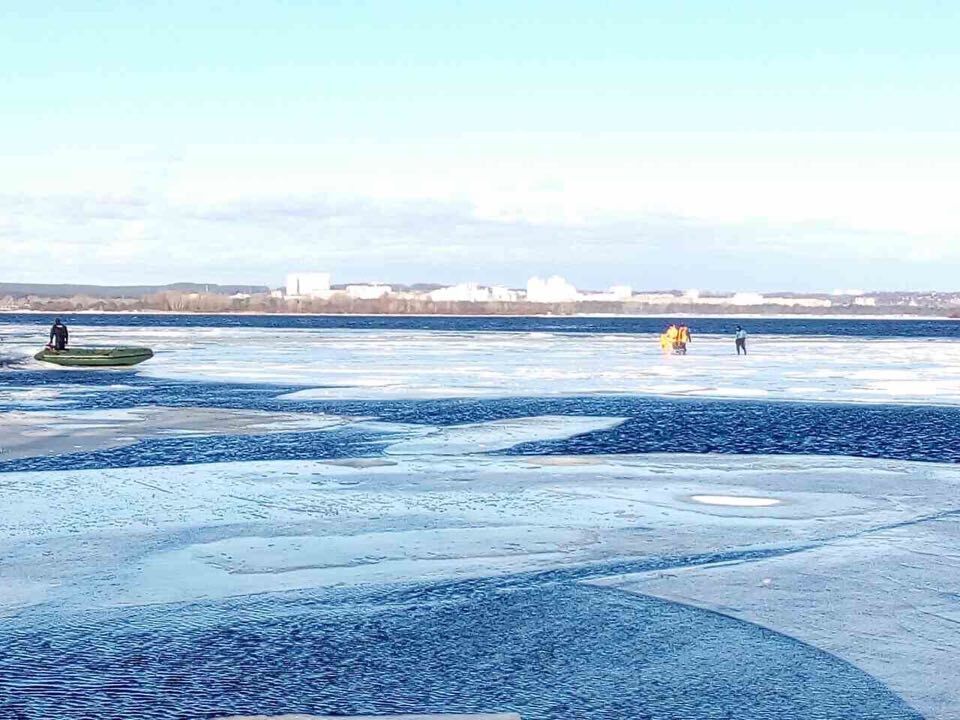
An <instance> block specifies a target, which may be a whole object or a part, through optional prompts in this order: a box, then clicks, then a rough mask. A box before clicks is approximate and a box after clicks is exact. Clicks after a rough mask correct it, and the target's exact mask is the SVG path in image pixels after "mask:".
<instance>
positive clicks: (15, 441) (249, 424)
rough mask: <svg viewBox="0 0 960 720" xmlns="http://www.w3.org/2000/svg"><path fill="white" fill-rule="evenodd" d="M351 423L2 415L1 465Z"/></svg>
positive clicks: (139, 410) (150, 413) (274, 416)
mask: <svg viewBox="0 0 960 720" xmlns="http://www.w3.org/2000/svg"><path fill="white" fill-rule="evenodd" d="M347 422H350V420H349V419H347V418H341V417H337V416H332V415H322V414H306V413H292V412H283V413H276V412H261V411H257V410H235V409H228V408H204V407H198V408H177V407H156V406H142V407H135V408H127V409H119V410H70V409H63V410H56V411H52V410H44V411H31V412H20V411H15V412H7V413H4V414H3V423H2V424H0V460H10V459H14V458H23V457H35V456H38V455H59V454H65V453H72V452H81V451H91V450H102V449H106V448H115V447H121V446H124V445H130V444H132V443H134V442H137V441H138V440H144V439H147V438H155V437H178V436H187V435H193V436H197V435H260V434H268V433H275V432H305V431H317V430H327V429H331V428H335V427H339V426H342V425H344V424H346V423H347ZM65 464H66V463H65Z"/></svg>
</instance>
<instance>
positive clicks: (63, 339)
mask: <svg viewBox="0 0 960 720" xmlns="http://www.w3.org/2000/svg"><path fill="white" fill-rule="evenodd" d="M68 342H70V333H69V332H68V331H67V326H66V325H64V324H63V323H62V322H60V318H57V319H56V321H55V322H54V323H53V327H51V328H50V344H51V345H53V349H54V350H56V351H58V352H59V351H60V350H66V349H67V343H68Z"/></svg>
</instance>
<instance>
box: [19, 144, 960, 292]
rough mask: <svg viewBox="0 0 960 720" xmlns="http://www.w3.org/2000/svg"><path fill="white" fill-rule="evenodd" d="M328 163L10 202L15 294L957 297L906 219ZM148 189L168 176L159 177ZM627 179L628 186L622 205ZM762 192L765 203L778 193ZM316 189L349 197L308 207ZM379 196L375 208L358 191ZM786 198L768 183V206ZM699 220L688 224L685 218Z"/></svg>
mask: <svg viewBox="0 0 960 720" xmlns="http://www.w3.org/2000/svg"><path fill="white" fill-rule="evenodd" d="M278 155H282V154H278ZM308 155H309V153H308ZM138 162H139V160H138ZM313 162H317V158H313V160H312V161H311V160H310V159H307V160H306V161H305V162H302V163H293V164H292V165H287V166H285V167H286V168H287V171H288V172H287V173H286V174H284V173H282V172H279V171H278V172H274V173H272V174H271V173H266V174H265V175H264V174H258V173H257V172H256V171H255V170H256V168H262V167H263V165H258V164H257V163H256V162H253V163H252V164H251V167H252V168H253V170H251V171H250V172H247V173H244V172H241V171H239V170H238V168H237V166H236V164H235V163H234V164H230V163H228V164H226V166H224V165H219V164H218V163H217V162H215V161H213V162H211V159H210V158H209V157H207V158H205V162H204V163H202V164H200V165H193V166H190V165H189V164H187V163H184V162H183V161H182V160H181V161H172V162H169V164H168V166H167V169H166V171H165V172H163V173H160V174H159V177H161V178H162V181H161V182H159V183H158V182H153V183H149V182H140V183H130V182H129V180H127V181H126V185H125V183H123V182H121V183H117V182H115V181H111V180H110V178H116V177H120V176H123V175H124V173H116V172H112V171H110V168H106V169H107V172H106V174H105V176H106V177H107V178H108V181H107V182H106V183H103V184H101V185H100V187H98V188H96V190H95V191H93V192H90V193H74V194H69V193H62V192H61V193H57V194H46V195H44V194H39V193H37V192H36V190H34V192H32V193H19V194H15V193H10V192H6V193H3V194H0V251H2V252H3V256H4V257H5V258H6V260H7V262H6V263H5V268H6V272H5V277H3V278H0V279H2V280H5V281H11V282H12V281H19V282H42V281H65V282H66V281H69V282H102V283H112V284H118V283H122V284H136V283H146V282H157V283H160V282H170V281H179V280H192V281H209V282H245V283H257V284H261V283H262V284H270V285H278V284H280V282H281V280H282V278H283V276H284V275H285V273H286V272H288V271H290V270H293V269H320V270H329V271H332V272H333V273H334V275H335V279H336V280H338V281H359V280H378V281H386V282H416V281H437V282H450V283H453V282H458V281H468V280H473V281H479V282H490V283H494V282H496V283H507V284H510V285H522V284H523V283H524V282H525V280H526V278H527V277H528V276H530V275H533V274H552V273H559V274H562V275H565V276H567V277H569V278H570V279H571V280H573V281H574V282H576V283H577V284H578V285H581V286H584V287H594V288H599V287H604V286H607V285H610V284H613V283H628V284H632V285H634V286H635V287H638V288H641V287H642V288H688V287H699V288H702V289H717V290H721V289H727V290H730V289H755V290H774V289H786V290H830V289H832V288H833V287H838V286H867V287H887V288H893V287H898V288H899V287H915V288H921V287H936V286H945V285H947V284H949V283H950V282H951V281H952V278H951V276H950V275H949V274H948V273H946V272H945V271H944V269H943V268H942V262H943V261H944V260H957V259H960V251H957V250H956V249H955V245H953V244H951V243H949V242H943V241H942V237H945V236H947V235H949V234H940V233H926V234H923V233H910V232H904V231H903V230H902V229H901V228H899V227H897V223H895V222H894V223H890V229H888V230H884V229H877V228H876V227H869V225H870V224H871V223H864V225H866V227H854V226H852V225H847V226H844V225H842V224H839V223H838V222H836V221H832V220H830V219H817V218H812V219H806V220H803V219H800V220H794V221H792V220H790V219H789V218H785V219H779V220H778V219H777V213H771V215H772V217H764V212H763V210H764V208H763V207H762V206H763V203H762V202H760V201H757V202H756V207H754V203H753V202H739V205H738V207H734V206H730V207H727V208H725V212H723V213H711V212H710V209H711V208H713V207H715V206H716V200H715V198H708V199H707V202H703V201H702V199H698V196H697V195H696V194H695V193H694V192H693V190H692V188H694V187H696V186H697V183H696V182H694V181H691V182H690V183H689V184H688V185H686V186H684V187H682V188H677V189H675V190H674V192H675V193H679V195H677V196H673V195H671V194H667V193H662V192H661V194H660V195H659V196H658V197H659V198H660V200H658V201H657V202H652V201H651V200H650V198H649V197H647V198H646V200H645V201H641V200H640V199H638V201H637V203H636V205H637V208H638V209H634V208H632V207H631V205H632V203H631V201H630V199H629V197H630V194H631V191H633V192H636V193H638V194H642V188H643V186H644V183H647V182H649V178H646V177H643V176H642V175H643V173H636V174H635V176H634V177H633V178H630V177H625V175H624V173H623V168H619V169H613V170H610V171H609V172H608V173H604V172H602V171H595V172H593V173H589V174H588V173H584V172H583V171H582V168H579V169H578V178H577V180H576V182H571V181H569V180H568V179H565V177H564V175H563V174H562V173H560V172H556V173H555V174H553V175H551V174H550V173H549V172H547V171H544V169H543V168H542V167H541V168H539V169H536V170H535V171H533V172H531V167H532V166H531V167H527V168H526V169H525V171H524V173H525V174H524V173H519V174H517V173H514V174H509V173H504V172H503V169H502V168H496V167H495V168H494V169H493V171H492V172H491V170H490V168H483V170H482V172H477V173H475V174H474V175H472V176H467V175H465V174H461V176H460V177H459V178H457V177H454V176H453V175H451V174H447V175H444V176H440V175H439V169H438V171H437V172H438V175H437V177H441V179H443V178H445V179H446V185H445V186H443V185H442V184H440V183H435V182H433V181H432V180H431V181H430V182H423V179H424V178H427V179H429V178H431V177H432V175H431V174H430V173H423V172H421V173H419V174H416V173H414V174H413V175H414V176H419V178H420V182H416V181H414V180H411V182H408V183H404V182H403V180H404V178H403V177H402V176H401V175H400V174H399V173H397V172H396V171H394V174H391V175H389V176H388V177H389V178H390V182H385V181H384V175H383V173H382V172H381V173H380V174H379V175H373V174H372V175H370V176H369V178H364V177H362V176H357V168H358V167H359V168H362V167H363V163H362V162H358V163H356V164H355V165H354V166H353V175H351V174H350V173H344V174H343V175H337V173H335V172H331V171H330V170H328V169H326V166H325V165H324V164H323V163H319V162H318V164H317V165H316V167H317V168H318V170H317V171H314V172H310V170H311V168H313V167H314V165H313ZM661 171H662V168H659V167H655V168H652V169H651V168H649V167H648V168H647V169H646V170H645V171H644V172H648V173H654V174H659V173H661ZM126 176H127V177H130V174H129V173H127V174H126ZM152 176H153V177H157V176H158V175H157V174H156V173H153V174H152ZM141 177H148V178H149V177H151V172H150V170H149V168H145V169H144V172H143V175H142V176H141ZM611 178H616V179H617V181H618V182H620V183H623V184H624V185H623V187H621V188H620V189H619V190H618V191H617V193H616V196H615V197H611V196H610V195H608V194H607V193H608V191H609V188H610V187H611ZM408 179H409V178H408ZM747 179H748V180H750V182H752V183H754V189H755V191H756V188H757V187H759V185H757V183H760V182H761V180H762V179H757V178H747ZM738 180H739V182H740V183H741V184H742V183H743V182H744V177H743V176H741V177H740V178H738ZM700 182H701V183H702V182H703V180H702V179H701V181H700ZM717 182H718V181H717ZM790 182H791V183H792V182H795V179H791V181H790ZM94 184H96V183H94ZM131 186H132V187H131ZM311 186H313V187H317V186H319V187H324V186H325V187H327V188H331V187H336V188H339V190H338V191H337V192H334V191H332V190H325V191H317V192H306V191H305V188H307V187H311ZM365 187H366V188H369V189H370V190H371V193H369V194H367V195H363V194H361V193H359V192H357V190H358V189H360V188H365ZM716 187H717V192H721V191H722V192H724V193H726V195H725V196H726V197H731V196H732V194H734V193H731V191H730V187H729V186H727V187H725V188H722V187H720V186H719V182H718V184H717V185H716ZM125 189H126V192H124V190H125ZM351 191H353V192H351ZM783 191H784V190H783V186H782V185H781V186H780V187H769V186H768V187H766V188H765V189H764V193H765V195H764V197H771V196H772V194H775V193H777V192H783ZM591 198H594V199H595V202H593V203H589V202H588V201H589V200H590V199H591ZM658 202H659V205H658ZM683 205H688V206H689V208H690V214H689V215H684V214H680V213H677V212H676V208H677V207H682V206H683ZM697 210H699V211H700V215H699V216H698V215H697V214H696V212H697ZM748 211H750V212H748ZM717 215H719V216H720V217H717ZM724 215H725V216H726V217H723V216H724ZM874 224H875V223H874ZM918 238H920V240H918Z"/></svg>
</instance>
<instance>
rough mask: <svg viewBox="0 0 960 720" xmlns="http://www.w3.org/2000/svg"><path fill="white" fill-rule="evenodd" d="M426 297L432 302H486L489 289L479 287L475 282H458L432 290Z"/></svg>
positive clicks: (488, 297) (488, 296)
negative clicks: (457, 283)
mask: <svg viewBox="0 0 960 720" xmlns="http://www.w3.org/2000/svg"><path fill="white" fill-rule="evenodd" d="M427 297H429V298H430V299H431V300H433V301H434V302H487V301H488V300H489V299H490V289H489V288H485V287H480V286H479V285H477V283H460V284H459V285H451V286H450V287H443V288H438V289H437V290H432V291H431V292H430V293H428V294H427Z"/></svg>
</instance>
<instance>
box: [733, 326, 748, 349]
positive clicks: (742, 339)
mask: <svg viewBox="0 0 960 720" xmlns="http://www.w3.org/2000/svg"><path fill="white" fill-rule="evenodd" d="M734 338H735V339H736V341H737V355H739V354H740V351H741V350H743V354H744V355H746V354H747V331H746V330H744V329H743V328H742V327H740V326H739V325H737V334H736V335H735V336H734Z"/></svg>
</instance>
